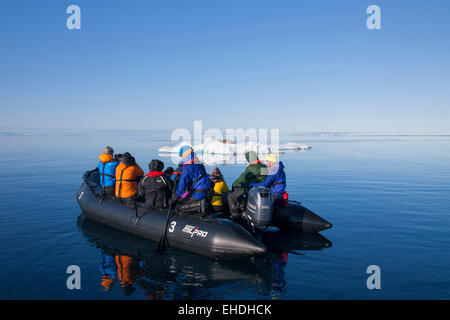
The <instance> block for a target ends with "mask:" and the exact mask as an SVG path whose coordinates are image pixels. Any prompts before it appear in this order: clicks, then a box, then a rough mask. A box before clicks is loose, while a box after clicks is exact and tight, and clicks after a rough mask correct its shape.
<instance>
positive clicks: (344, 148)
mask: <svg viewBox="0 0 450 320" xmlns="http://www.w3.org/2000/svg"><path fill="white" fill-rule="evenodd" d="M168 139H169V135H168V134H167V133H164V132H159V133H158V132H154V133H144V134H136V133H134V134H126V135H124V134H122V135H117V134H109V135H89V136H82V135H78V136H77V135H57V136H55V135H35V136H33V135H30V136H0V150H2V153H1V154H2V156H1V157H0V194H1V201H0V252H1V254H0V266H1V272H0V275H1V276H0V298H2V299H47V298H52V299H129V298H131V299H202V298H203V299H449V298H450V272H449V270H450V235H449V232H450V137H364V136H361V137H355V136H338V137H320V136H318V137H316V136H293V137H289V138H287V137H285V139H286V142H287V141H296V142H303V143H309V144H311V145H312V149H311V150H310V151H306V152H305V151H304V152H302V151H295V152H287V153H285V154H284V155H282V157H281V158H282V160H283V161H284V163H285V165H286V172H287V177H288V191H289V195H290V198H292V199H296V200H299V201H301V202H302V203H303V204H304V205H305V206H307V207H308V208H310V209H311V210H313V211H314V212H316V213H317V214H319V215H321V216H322V217H324V218H325V219H327V220H329V221H331V222H332V223H333V224H334V227H333V228H332V229H330V230H326V231H324V232H322V236H323V237H294V238H286V237H284V238H280V237H277V236H276V235H275V234H270V235H268V237H267V239H264V241H265V242H266V243H267V244H268V245H269V247H270V250H269V253H268V254H267V255H266V256H264V257H262V258H260V259H255V260H252V261H239V262H221V261H213V260H210V259H206V258H203V257H200V256H197V255H194V254H190V253H187V252H183V251H180V250H175V249H172V248H169V249H168V250H166V252H165V253H164V254H163V255H158V254H155V247H156V244H155V243H152V242H150V241H146V240H143V239H139V238H136V237H133V236H130V235H126V234H123V233H121V232H117V231H114V230H111V229H108V228H105V227H102V226H99V225H96V224H94V223H89V221H83V220H82V219H81V220H79V216H80V214H81V211H80V208H79V206H78V204H77V202H76V199H75V192H76V189H77V188H78V187H79V185H80V183H81V176H82V174H83V172H84V171H85V170H87V169H92V168H94V167H95V166H96V164H97V161H98V160H97V159H98V154H99V153H100V152H101V151H102V149H103V146H105V145H112V146H113V147H114V148H115V149H116V151H119V152H125V151H129V152H131V153H132V154H133V155H135V157H136V160H137V162H138V163H139V164H140V165H141V166H142V167H143V168H144V169H147V163H148V162H149V161H150V160H151V159H152V158H155V157H157V156H158V152H157V149H158V148H159V147H161V146H163V145H165V144H168V143H169V141H168ZM209 168H211V167H209ZM220 168H221V169H222V171H223V172H224V175H225V178H226V179H227V181H228V182H229V184H231V182H232V181H233V179H234V178H236V177H237V175H238V174H239V172H240V171H242V170H243V168H244V166H241V165H234V166H220ZM331 243H332V246H331V247H330V244H331ZM69 265H78V266H80V268H81V278H82V281H81V286H82V288H81V290H68V289H67V287H66V279H67V277H68V274H66V268H67V267H68V266H69ZM370 265H378V266H379V267H380V268H381V289H380V290H368V289H367V286H366V280H367V278H368V276H369V275H368V274H367V273H366V270H367V267H368V266H370ZM105 275H107V276H106V277H104V276H105ZM102 277H103V278H102Z"/></svg>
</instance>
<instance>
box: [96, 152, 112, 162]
mask: <svg viewBox="0 0 450 320" xmlns="http://www.w3.org/2000/svg"><path fill="white" fill-rule="evenodd" d="M99 158H100V162H102V163H107V162H111V161H113V160H114V159H113V156H112V155H110V154H104V153H102V154H101V155H100V157H99Z"/></svg>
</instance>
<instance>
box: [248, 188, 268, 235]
mask: <svg viewBox="0 0 450 320" xmlns="http://www.w3.org/2000/svg"><path fill="white" fill-rule="evenodd" d="M272 209H273V200H272V193H271V192H270V189H268V188H264V187H254V188H253V189H251V190H250V191H249V192H248V198H247V210H246V211H245V212H244V213H243V214H242V215H243V217H244V218H245V219H246V220H247V222H248V223H249V224H250V226H251V227H252V229H253V230H252V231H256V230H259V231H264V229H266V227H267V226H268V225H270V223H271V222H272V215H273V210H272ZM255 229H256V230H255Z"/></svg>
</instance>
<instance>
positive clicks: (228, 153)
mask: <svg viewBox="0 0 450 320" xmlns="http://www.w3.org/2000/svg"><path fill="white" fill-rule="evenodd" d="M183 145H190V144H189V143H186V142H180V143H178V144H176V145H175V146H173V147H171V146H164V147H162V148H160V149H159V150H158V151H159V152H160V154H159V156H161V157H172V162H174V163H177V162H178V161H179V158H178V151H179V149H180V147H181V146H183ZM193 148H194V151H195V153H196V154H197V156H198V158H199V159H200V160H201V161H202V162H203V163H205V164H207V165H210V164H211V165H212V164H245V163H247V161H246V159H245V152H247V151H255V152H257V153H258V154H259V155H260V156H261V157H264V156H265V155H266V154H267V153H271V152H277V153H282V152H283V151H290V150H309V149H311V146H309V145H305V144H301V143H296V142H288V143H285V144H280V145H279V146H278V149H275V148H271V147H270V145H267V144H262V143H259V142H252V141H248V142H243V143H234V142H232V141H227V140H222V141H219V140H215V139H207V140H206V141H205V143H202V144H196V145H194V146H193Z"/></svg>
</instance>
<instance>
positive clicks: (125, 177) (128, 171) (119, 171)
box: [116, 162, 144, 198]
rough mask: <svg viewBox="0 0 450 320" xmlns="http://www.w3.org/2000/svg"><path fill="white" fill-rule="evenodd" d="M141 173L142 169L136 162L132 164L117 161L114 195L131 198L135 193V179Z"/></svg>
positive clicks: (136, 186)
mask: <svg viewBox="0 0 450 320" xmlns="http://www.w3.org/2000/svg"><path fill="white" fill-rule="evenodd" d="M143 175H144V171H142V169H141V167H139V165H138V164H137V163H136V164H134V165H127V164H124V163H123V162H121V163H119V165H118V166H117V168H116V197H117V198H131V197H134V196H135V195H137V193H138V184H137V181H138V180H137V179H138V178H139V177H141V176H143Z"/></svg>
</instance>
